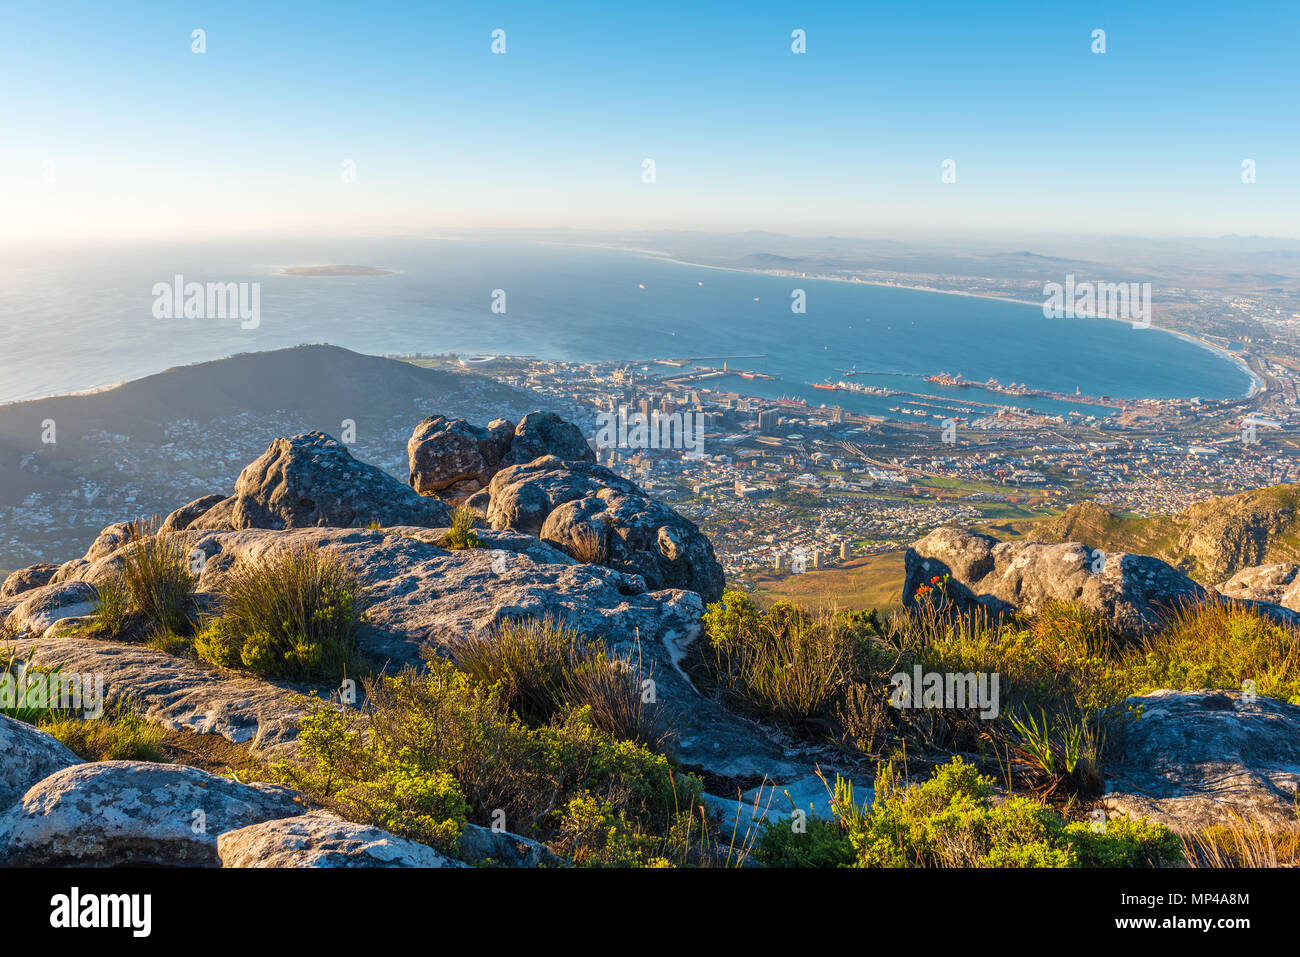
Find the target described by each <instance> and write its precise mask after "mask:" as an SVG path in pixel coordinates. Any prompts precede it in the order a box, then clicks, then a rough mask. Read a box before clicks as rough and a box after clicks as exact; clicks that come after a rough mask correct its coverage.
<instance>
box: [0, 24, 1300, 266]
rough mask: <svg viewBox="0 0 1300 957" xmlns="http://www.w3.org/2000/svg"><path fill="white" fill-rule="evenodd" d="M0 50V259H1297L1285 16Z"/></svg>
mask: <svg viewBox="0 0 1300 957" xmlns="http://www.w3.org/2000/svg"><path fill="white" fill-rule="evenodd" d="M1134 7H1138V8H1139V9H1134ZM3 23H4V29H3V32H2V33H0V77H2V78H3V88H4V90H5V91H6V95H5V96H4V97H3V98H2V99H0V210H2V211H3V215H2V216H0V239H6V240H10V241H12V240H27V239H30V238H43V237H53V238H66V237H77V238H81V237H92V238H98V237H106V238H116V237H132V236H162V237H175V238H182V237H184V238H198V237H203V236H207V235H226V234H236V235H237V234H245V233H246V234H256V235H260V236H267V235H297V234H303V233H330V234H349V233H364V234H367V235H376V234H388V233H393V234H397V233H408V232H412V231H418V230H420V229H425V228H431V227H468V226H522V227H552V226H573V227H597V228H612V229H632V228H646V227H672V228H690V229H717V230H746V229H770V230H775V231H783V232H792V233H821V232H828V231H829V232H836V233H839V234H843V235H879V234H883V233H886V232H889V233H894V234H899V235H904V234H908V233H913V232H915V233H917V234H938V235H946V234H972V233H980V232H988V231H1009V232H1022V233H1026V234H1069V233H1089V234H1112V233H1121V234H1138V235H1218V234H1222V233H1241V234H1264V235H1278V236H1292V237H1294V236H1296V235H1297V234H1300V122H1298V121H1300V96H1298V95H1297V94H1298V92H1300V82H1298V81H1300V57H1298V56H1296V53H1295V50H1296V45H1297V37H1298V36H1300V30H1298V29H1297V28H1298V27H1300V5H1296V4H1283V3H1277V4H1269V3H1263V4H1247V5H1240V6H1228V5H1223V4H1208V3H1207V4H1197V3H1191V4H1188V3H1148V4H1130V3H1125V4H1089V5H1087V6H1086V7H1084V6H1082V5H1067V4H1056V3H1047V2H1038V3H1028V2H1026V3H1004V4H996V3H993V4H990V3H978V4H977V3H926V4H898V3H888V4H885V3H852V4H848V3H845V4H814V5H811V6H810V5H806V4H802V3H782V4H778V3H762V2H756V3H735V4H709V5H708V9H703V10H702V9H699V5H696V4H664V3H654V4H645V5H637V4H575V3H563V4H539V3H536V2H531V3H518V4H481V5H480V4H475V3H459V4H431V3H410V4H402V3H389V4H382V3H381V4H363V3H342V2H315V3H310V4H307V3H303V4H295V3H277V4H274V5H271V4H253V3H240V2H224V3H219V4H218V3H214V4H185V3H176V2H170V3H148V2H132V3H120V4H117V3H115V4H109V3H97V4H69V3H58V2H43V3H21V4H20V3H16V2H12V0H11V2H7V3H6V4H5V11H4V14H3ZM195 28H202V29H204V30H205V31H206V40H207V52H206V53H204V54H202V55H198V54H195V53H193V52H191V31H192V30H193V29H195ZM497 28H500V29H503V30H505V31H506V44H507V52H506V54H505V55H493V54H492V53H491V51H490V44H491V32H492V30H494V29H497ZM795 28H800V29H803V30H805V31H806V33H807V53H805V54H802V55H796V54H793V53H792V52H791V49H790V44H791V39H790V34H791V31H792V30H793V29H795ZM1098 28H1100V29H1104V30H1105V31H1106V46H1107V52H1106V53H1105V54H1102V55H1096V54H1093V53H1092V52H1091V51H1090V44H1091V33H1092V31H1093V30H1094V29H1098ZM646 158H650V159H653V160H654V161H655V164H656V173H657V181H656V182H655V183H654V184H653V185H645V184H643V183H642V182H641V164H642V160H643V159H646ZM945 159H953V160H954V161H955V163H956V173H957V179H956V182H955V183H952V184H944V183H942V182H941V178H940V174H941V164H942V162H943V161H944V160H945ZM1244 159H1253V160H1255V162H1256V164H1257V170H1258V173H1257V175H1258V181H1257V182H1256V183H1254V184H1251V185H1245V184H1243V183H1242V182H1241V164H1242V161H1243V160H1244ZM344 160H352V161H354V162H355V164H356V180H355V182H352V183H344V182H343V181H342V176H341V175H340V172H341V164H342V162H343V161H344Z"/></svg>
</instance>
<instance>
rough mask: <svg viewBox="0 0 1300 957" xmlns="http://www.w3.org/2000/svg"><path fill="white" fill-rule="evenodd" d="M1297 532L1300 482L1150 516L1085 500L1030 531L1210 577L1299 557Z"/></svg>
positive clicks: (1205, 579) (1042, 538)
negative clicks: (1156, 560) (1152, 559)
mask: <svg viewBox="0 0 1300 957" xmlns="http://www.w3.org/2000/svg"><path fill="white" fill-rule="evenodd" d="M1298 532H1300V484H1295V483H1292V484H1286V485H1271V486H1268V487H1267V488H1260V489H1252V490H1250V491H1247V492H1239V493H1237V494H1236V495H1226V496H1223V497H1221V498H1213V499H1210V500H1208V501H1205V502H1198V503H1197V504H1195V505H1192V506H1189V507H1188V508H1187V509H1185V510H1184V511H1182V512H1179V513H1177V514H1174V515H1153V516H1151V517H1149V518H1136V517H1133V516H1128V515H1119V514H1116V513H1113V512H1110V511H1108V510H1106V509H1105V508H1102V507H1101V506H1100V505H1097V504H1096V503H1095V502H1084V503H1081V504H1079V505H1073V506H1071V507H1070V508H1069V509H1068V510H1066V512H1065V514H1064V515H1062V516H1060V517H1059V518H1057V519H1054V520H1053V521H1051V522H1048V523H1046V524H1044V525H1043V526H1042V527H1040V528H1038V529H1036V530H1035V531H1034V532H1033V533H1032V535H1031V537H1032V538H1034V539H1035V540H1037V541H1046V542H1067V541H1084V542H1088V543H1090V544H1092V545H1095V546H1096V547H1098V548H1104V549H1106V550H1107V551H1111V552H1136V553H1139V554H1144V555H1152V556H1154V557H1156V558H1161V559H1164V560H1165V561H1167V562H1169V563H1170V564H1171V565H1173V566H1174V567H1175V568H1177V569H1178V570H1180V571H1183V572H1186V573H1187V574H1188V575H1191V576H1192V577H1193V578H1195V579H1197V580H1198V581H1200V582H1202V583H1204V584H1207V585H1208V584H1211V583H1213V582H1218V581H1223V580H1224V579H1225V578H1228V577H1230V576H1232V575H1234V574H1236V573H1237V572H1238V571H1240V570H1241V569H1243V568H1250V567H1252V566H1255V565H1261V564H1264V563H1266V562H1271V563H1275V562H1300V544H1298V543H1300V537H1298V535H1297V533H1298Z"/></svg>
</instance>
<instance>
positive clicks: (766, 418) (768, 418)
mask: <svg viewBox="0 0 1300 957" xmlns="http://www.w3.org/2000/svg"><path fill="white" fill-rule="evenodd" d="M779 421H780V417H779V416H778V415H777V412H776V409H766V410H764V411H762V412H760V413H758V431H759V432H761V433H763V434H764V435H773V434H775V432H776V427H777V423H778V422H779Z"/></svg>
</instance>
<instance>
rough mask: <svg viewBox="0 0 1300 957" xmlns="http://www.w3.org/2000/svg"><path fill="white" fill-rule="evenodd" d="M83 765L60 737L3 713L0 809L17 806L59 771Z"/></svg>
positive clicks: (0, 754)
mask: <svg viewBox="0 0 1300 957" xmlns="http://www.w3.org/2000/svg"><path fill="white" fill-rule="evenodd" d="M80 763H81V758H79V757H77V756H76V755H75V754H73V753H72V752H71V751H70V750H68V748H67V747H65V746H64V744H63V742H61V741H59V739H58V738H56V737H54V736H53V735H51V734H46V733H45V732H44V731H38V730H37V729H36V728H33V727H32V726H31V725H30V724H24V723H23V722H21V721H15V720H14V719H13V718H10V717H6V716H5V715H2V714H0V808H7V807H10V806H11V805H13V804H16V803H17V802H18V801H19V799H21V798H22V796H23V795H24V794H26V793H27V791H28V789H29V788H31V787H32V786H33V785H34V784H36V783H37V782H39V781H41V780H42V779H44V778H47V777H49V776H50V775H51V774H53V773H54V772H55V771H61V770H63V769H64V768H70V767H72V765H74V764H80Z"/></svg>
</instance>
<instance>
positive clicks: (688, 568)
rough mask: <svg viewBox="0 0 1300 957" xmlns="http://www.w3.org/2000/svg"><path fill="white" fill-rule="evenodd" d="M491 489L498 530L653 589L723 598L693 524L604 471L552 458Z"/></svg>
mask: <svg viewBox="0 0 1300 957" xmlns="http://www.w3.org/2000/svg"><path fill="white" fill-rule="evenodd" d="M488 492H489V494H490V496H491V501H490V503H489V505H488V521H489V522H490V523H491V525H492V527H493V528H498V529H502V528H510V529H515V530H517V531H522V532H527V533H528V534H533V535H538V536H539V537H540V538H542V539H543V540H545V541H548V542H552V543H554V544H555V545H557V546H559V547H560V548H563V549H565V550H566V551H567V552H569V553H570V554H573V555H577V556H581V557H583V558H584V559H590V558H592V557H595V558H596V560H597V561H599V562H600V563H601V564H604V565H607V566H609V567H610V568H614V569H617V570H619V571H622V572H626V573H627V574H632V575H638V576H640V577H641V578H642V579H643V580H644V581H645V582H646V584H647V586H648V587H650V588H652V589H658V588H686V589H690V590H691V591H694V592H698V593H699V594H700V596H701V597H702V598H703V599H704V600H705V601H706V602H713V601H718V600H719V599H720V598H721V597H722V589H723V583H724V578H723V572H722V566H721V564H720V563H719V562H718V560H717V557H716V556H715V555H714V553H713V546H712V545H711V544H710V543H709V540H708V539H707V538H706V537H705V536H704V534H703V533H702V532H700V530H699V528H698V527H697V526H696V525H695V523H694V522H691V521H690V520H688V519H686V518H684V517H683V516H681V515H680V514H678V513H677V512H676V511H674V510H673V509H671V508H669V507H668V506H667V505H664V504H663V503H661V502H656V501H654V500H653V499H651V498H650V497H649V496H647V495H646V494H645V493H644V492H642V491H641V489H639V488H638V487H637V486H636V485H635V484H633V483H632V482H629V481H628V480H627V479H624V478H622V477H620V476H618V475H616V474H614V473H613V472H611V471H610V470H609V469H607V468H605V467H604V466H601V465H596V464H594V463H590V462H565V461H561V460H560V459H557V458H554V457H551V456H548V457H546V458H541V459H537V460H536V461H534V462H531V463H529V464H528V465H515V466H511V467H509V468H505V469H502V470H501V471H500V472H498V473H497V474H496V475H495V476H494V477H493V479H492V483H491V484H490V485H489V486H488ZM593 551H594V552H595V555H594V556H593V555H592V552H593Z"/></svg>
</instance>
